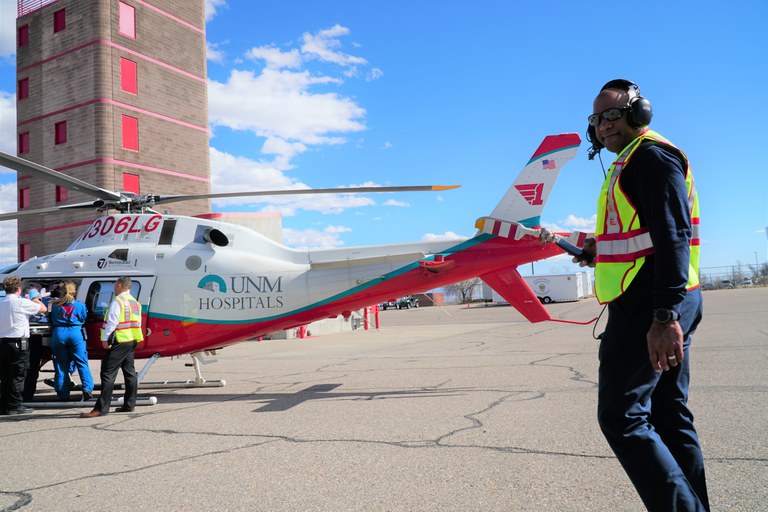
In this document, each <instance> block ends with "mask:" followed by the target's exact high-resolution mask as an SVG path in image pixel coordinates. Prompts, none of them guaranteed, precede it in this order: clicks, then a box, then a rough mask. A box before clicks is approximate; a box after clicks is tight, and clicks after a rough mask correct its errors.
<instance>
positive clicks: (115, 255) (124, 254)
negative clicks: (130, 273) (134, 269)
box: [107, 249, 128, 261]
mask: <svg viewBox="0 0 768 512" xmlns="http://www.w3.org/2000/svg"><path fill="white" fill-rule="evenodd" d="M107 258H112V259H114V260H120V261H128V249H115V250H114V251H112V252H111V253H110V255H109V256H107Z"/></svg>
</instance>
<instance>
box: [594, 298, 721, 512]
mask: <svg viewBox="0 0 768 512" xmlns="http://www.w3.org/2000/svg"><path fill="white" fill-rule="evenodd" d="M649 304H650V302H647V303H645V304H637V302H636V301H624V302H621V301H620V300H619V301H616V302H613V303H611V304H610V305H609V306H608V312H609V313H608V325H607V326H606V330H605V333H604V335H603V338H602V341H601V343H600V370H599V386H598V421H599V423H600V428H601V429H602V431H603V434H604V435H605V438H606V439H607V440H608V444H609V445H610V446H611V448H612V449H613V451H614V453H615V454H616V457H617V458H618V459H619V462H620V463H621V465H622V466H623V467H624V470H625V471H626V473H627V475H628V476H629V478H630V480H631V481H632V483H633V484H634V486H635V488H636V489H637V492H638V493H639V495H640V498H641V499H642V500H643V503H644V504H645V506H646V508H647V509H648V510H650V511H653V512H656V511H708V510H709V499H708V497H707V484H706V478H705V475H704V459H703V456H702V453H701V448H700V446H699V438H698V435H697V434H696V429H695V428H694V426H693V414H692V413H691V411H690V410H689V409H688V406H687V402H688V384H689V381H690V350H689V348H690V344H691V335H692V334H693V333H694V331H695V330H696V327H697V325H698V324H699V322H700V320H701V315H702V301H701V292H700V291H699V290H693V291H691V292H689V293H688V294H687V296H686V298H685V300H684V301H683V304H682V310H681V319H680V327H681V328H682V330H683V335H684V353H685V359H684V361H683V362H682V364H679V365H678V366H676V367H674V368H670V370H669V371H666V372H658V373H657V372H655V371H654V370H653V368H652V367H651V363H650V360H649V357H648V345H647V340H646V333H647V332H648V329H649V327H650V325H651V311H650V309H649V307H650V306H649Z"/></svg>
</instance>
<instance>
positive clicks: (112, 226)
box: [84, 215, 163, 238]
mask: <svg viewBox="0 0 768 512" xmlns="http://www.w3.org/2000/svg"><path fill="white" fill-rule="evenodd" d="M145 218H146V217H144V216H141V215H125V216H120V217H118V216H116V215H110V216H107V217H102V218H100V219H96V221H95V222H94V223H93V224H91V229H89V230H88V233H86V235H85V237H84V238H94V237H96V236H99V235H101V236H106V235H109V234H115V235H120V234H122V233H141V232H142V231H143V232H145V233H151V232H152V231H155V230H156V229H157V228H158V227H159V226H160V224H161V222H162V220H163V216H162V215H153V216H151V217H149V218H146V220H144V219H145Z"/></svg>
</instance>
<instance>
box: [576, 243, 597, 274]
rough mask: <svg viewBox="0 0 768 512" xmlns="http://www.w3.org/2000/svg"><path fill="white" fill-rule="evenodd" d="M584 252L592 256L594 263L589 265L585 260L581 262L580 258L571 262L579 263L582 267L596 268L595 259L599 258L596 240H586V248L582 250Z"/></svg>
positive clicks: (591, 262)
mask: <svg viewBox="0 0 768 512" xmlns="http://www.w3.org/2000/svg"><path fill="white" fill-rule="evenodd" d="M581 250H582V251H584V252H588V253H589V254H591V255H592V261H590V262H589V263H587V262H586V261H584V260H580V259H579V258H573V259H572V260H571V261H572V262H574V263H578V264H579V266H580V267H592V268H595V259H596V256H597V244H596V243H595V239H594V238H587V239H586V240H584V247H582V248H581Z"/></svg>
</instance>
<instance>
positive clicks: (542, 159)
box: [489, 133, 581, 228]
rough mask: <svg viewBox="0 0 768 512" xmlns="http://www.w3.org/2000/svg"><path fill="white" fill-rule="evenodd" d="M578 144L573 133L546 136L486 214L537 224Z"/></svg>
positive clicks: (529, 224)
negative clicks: (561, 172) (510, 184)
mask: <svg viewBox="0 0 768 512" xmlns="http://www.w3.org/2000/svg"><path fill="white" fill-rule="evenodd" d="M580 143H581V139H580V138H579V135H578V134H577V133H563V134H560V135H548V136H546V137H545V138H544V140H543V141H542V143H541V144H540V145H539V148H538V149H537V150H536V151H535V152H534V153H533V156H532V157H531V159H530V160H529V161H528V164H526V166H525V167H524V168H523V170H522V171H521V172H520V174H519V175H518V176H517V179H516V180H515V182H514V183H513V184H512V186H511V187H509V190H508V191H507V193H506V194H504V197H503V198H502V199H501V201H499V204H497V205H496V207H495V208H494V209H493V212H491V214H490V215H489V217H492V218H494V219H498V220H501V221H511V222H515V223H518V224H522V225H523V226H525V227H528V228H533V227H539V225H540V219H541V212H542V210H544V205H545V204H546V203H547V199H548V198H549V193H550V192H551V191H552V187H553V186H554V185H555V181H556V180H557V177H558V175H559V174H560V169H562V168H563V166H564V165H565V164H566V163H567V162H568V161H569V160H571V159H573V158H574V157H575V156H576V152H577V151H578V149H579V144H580Z"/></svg>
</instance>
